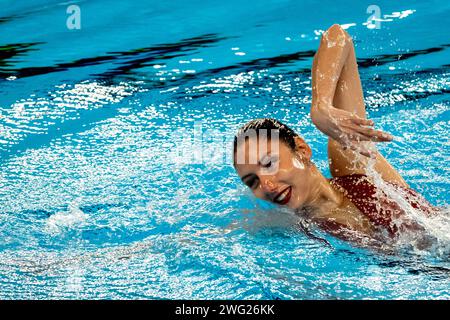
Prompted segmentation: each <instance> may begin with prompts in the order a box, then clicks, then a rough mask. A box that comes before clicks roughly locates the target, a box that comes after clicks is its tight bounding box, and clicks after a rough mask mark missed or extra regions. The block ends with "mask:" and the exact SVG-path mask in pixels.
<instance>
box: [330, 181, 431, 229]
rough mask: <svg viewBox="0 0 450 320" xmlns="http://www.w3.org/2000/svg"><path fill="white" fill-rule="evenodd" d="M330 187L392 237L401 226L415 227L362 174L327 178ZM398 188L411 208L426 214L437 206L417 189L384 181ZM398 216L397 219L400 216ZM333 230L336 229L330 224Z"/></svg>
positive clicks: (429, 213) (393, 201)
mask: <svg viewBox="0 0 450 320" xmlns="http://www.w3.org/2000/svg"><path fill="white" fill-rule="evenodd" d="M330 183H331V185H332V186H334V187H335V188H336V189H338V190H340V191H341V192H343V193H344V195H345V196H346V197H347V199H349V200H350V201H351V202H352V203H353V204H354V205H355V206H356V207H357V208H358V209H359V211H361V213H362V214H364V215H365V216H366V217H367V218H368V219H369V220H370V222H371V223H372V224H373V225H374V226H376V227H382V228H384V229H385V230H387V231H388V232H389V234H390V235H391V236H394V235H395V234H396V233H397V232H398V231H399V230H402V229H403V228H411V227H413V228H414V223H413V221H406V220H404V221H402V220H401V218H402V217H404V216H405V211H404V210H403V209H402V208H401V207H400V206H399V204H398V203H397V202H396V201H395V200H394V199H392V198H391V197H389V196H388V195H387V194H386V193H385V192H384V191H383V190H381V189H379V188H377V187H376V186H375V185H374V184H373V183H372V182H371V180H370V179H369V178H368V177H367V176H365V175H362V174H353V175H348V176H343V177H336V178H333V179H331V180H330ZM387 183H388V184H389V185H390V186H392V187H394V188H395V189H396V190H397V191H399V192H400V193H401V195H402V198H404V199H405V200H406V201H407V202H408V203H409V204H410V205H411V206H412V207H413V208H414V209H419V210H420V211H422V212H424V214H426V215H431V214H432V213H433V212H435V211H436V209H435V208H434V207H433V206H432V205H431V204H430V203H429V202H428V201H427V200H425V199H424V198H423V197H422V196H421V195H420V194H418V193H417V192H416V191H414V190H412V189H410V188H407V187H402V186H399V185H397V184H394V183H391V182H387ZM399 218H400V219H399ZM333 229H335V228H334V227H333Z"/></svg>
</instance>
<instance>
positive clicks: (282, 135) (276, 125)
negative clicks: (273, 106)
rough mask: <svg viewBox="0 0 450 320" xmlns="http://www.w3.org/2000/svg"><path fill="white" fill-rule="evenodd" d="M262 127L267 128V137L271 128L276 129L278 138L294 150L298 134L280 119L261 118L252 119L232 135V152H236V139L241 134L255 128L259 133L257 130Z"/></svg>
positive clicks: (257, 131) (257, 132)
mask: <svg viewBox="0 0 450 320" xmlns="http://www.w3.org/2000/svg"><path fill="white" fill-rule="evenodd" d="M262 129H265V130H267V131H266V132H267V138H268V139H270V133H271V130H278V137H279V139H280V140H281V141H283V142H284V143H286V145H288V146H289V147H290V148H291V150H292V151H295V147H296V144H295V138H296V137H299V135H298V134H297V133H295V131H294V130H292V129H291V128H289V127H288V126H287V125H285V124H284V123H282V122H281V121H278V120H276V119H271V118H262V119H255V120H252V121H250V122H248V123H246V124H245V125H243V126H242V127H241V128H240V129H239V130H238V133H237V134H236V135H235V136H234V144H233V153H234V154H236V149H237V144H238V139H239V137H240V136H241V135H243V134H245V133H246V132H247V131H248V130H255V131H256V134H257V135H259V130H262Z"/></svg>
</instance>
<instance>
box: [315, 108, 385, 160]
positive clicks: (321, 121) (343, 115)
mask: <svg viewBox="0 0 450 320" xmlns="http://www.w3.org/2000/svg"><path fill="white" fill-rule="evenodd" d="M311 119H312V121H313V123H314V125H315V126H316V127H317V128H318V129H319V130H320V131H322V132H323V133H325V134H326V135H327V136H328V137H330V138H332V139H333V140H335V141H337V142H339V143H340V144H341V145H342V147H343V148H344V150H345V149H347V148H349V149H352V150H354V151H356V152H359V153H361V154H362V155H364V156H367V157H370V156H371V155H373V153H372V152H371V151H370V150H369V149H368V148H367V146H366V145H363V144H362V143H361V142H362V141H374V142H386V141H391V140H392V139H393V137H392V136H391V135H390V134H388V133H386V132H383V131H380V130H375V129H374V128H373V126H374V122H373V121H372V120H368V119H363V118H361V117H358V116H357V115H356V114H354V113H351V112H348V111H345V110H341V109H337V108H335V107H333V106H331V105H320V104H318V105H313V106H312V107H311Z"/></svg>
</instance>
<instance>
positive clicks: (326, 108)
mask: <svg viewBox="0 0 450 320" xmlns="http://www.w3.org/2000/svg"><path fill="white" fill-rule="evenodd" d="M352 50H353V42H352V39H351V37H350V35H349V34H348V33H347V32H346V31H345V30H344V29H342V28H341V26H339V25H338V24H334V25H332V26H331V27H330V28H329V29H328V30H327V31H326V32H325V33H324V34H323V35H322V39H321V41H320V46H319V49H318V50H317V52H316V55H315V57H314V62H313V68H312V105H311V119H312V121H313V123H314V124H315V125H316V127H317V128H318V129H319V130H320V131H322V132H323V133H325V134H326V135H327V136H329V137H330V138H332V139H333V140H335V141H337V142H339V143H340V144H341V145H342V146H343V147H344V149H345V148H350V149H352V150H356V151H358V152H360V153H362V154H363V155H366V156H369V155H371V153H372V152H371V150H369V149H368V148H367V147H366V146H364V145H362V144H360V142H361V141H390V140H392V137H391V136H390V135H388V134H386V133H384V132H382V131H378V130H374V129H373V128H372V126H373V125H374V123H373V121H371V120H368V119H367V118H366V110H365V106H364V101H363V98H362V90H361V89H360V88H348V86H349V85H351V84H350V83H349V82H350V81H346V82H345V81H342V79H341V74H342V73H343V71H344V68H346V67H348V66H347V64H348V57H349V55H350V53H351V52H352ZM357 72H358V71H357V68H356V76H357V79H353V80H354V81H355V80H356V81H357V82H360V81H359V75H358V73H357ZM353 78H354V77H353ZM339 82H340V83H339ZM338 84H340V88H339V89H337V88H338ZM346 86H347V88H346ZM359 87H360V86H359ZM353 89H355V90H356V91H357V92H353V93H352V94H353V97H352V99H351V101H341V103H335V102H336V96H337V92H336V90H342V91H344V90H353ZM358 89H360V90H358ZM347 100H348V99H347Z"/></svg>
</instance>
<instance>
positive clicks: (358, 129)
mask: <svg viewBox="0 0 450 320" xmlns="http://www.w3.org/2000/svg"><path fill="white" fill-rule="evenodd" d="M348 120H350V121H349V123H348V124H347V128H348V129H350V130H352V131H354V132H355V133H359V134H360V135H363V136H364V138H363V137H361V136H360V135H355V137H356V138H358V139H359V140H361V141H367V140H370V141H374V142H386V141H392V140H393V139H394V137H393V136H392V135H390V134H389V133H387V132H383V131H381V130H375V129H373V128H371V127H373V125H374V122H373V120H369V119H362V118H359V117H357V116H354V117H352V118H349V119H348ZM367 126H369V127H367Z"/></svg>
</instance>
